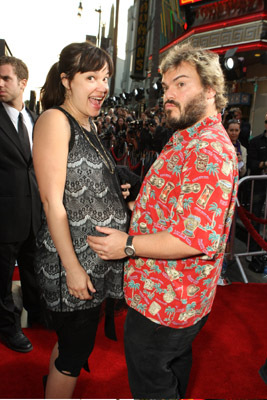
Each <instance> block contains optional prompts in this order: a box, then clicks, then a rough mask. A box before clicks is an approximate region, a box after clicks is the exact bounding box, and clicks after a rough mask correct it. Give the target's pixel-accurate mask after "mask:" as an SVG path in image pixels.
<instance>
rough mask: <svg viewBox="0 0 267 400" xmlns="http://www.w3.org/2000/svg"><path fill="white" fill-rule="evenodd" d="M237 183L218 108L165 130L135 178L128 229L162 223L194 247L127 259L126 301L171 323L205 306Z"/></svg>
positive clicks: (191, 317) (157, 227)
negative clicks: (183, 254)
mask: <svg viewBox="0 0 267 400" xmlns="http://www.w3.org/2000/svg"><path fill="white" fill-rule="evenodd" d="M237 185H238V168H237V159H236V153H235V150H234V147H233V145H232V144H231V141H230V139H229V137H228V135H227V133H226V131H225V129H224V128H223V126H222V124H221V115H220V114H218V116H216V117H210V118H206V119H205V120H203V121H202V122H200V123H197V124H196V125H194V126H193V127H191V128H188V129H186V130H183V131H177V132H176V133H174V134H173V136H172V138H171V139H170V141H169V142H168V143H167V144H166V146H165V147H164V149H163V150H162V152H161V154H160V155H159V157H158V158H157V160H156V161H155V162H154V164H153V165H152V167H151V168H150V170H149V171H148V173H147V175H146V177H145V179H144V181H143V184H142V187H141V190H140V193H139V195H138V197H137V199H136V202H135V206H134V210H133V214H132V219H131V226H130V231H129V234H130V235H145V234H150V233H156V232H161V231H164V230H168V232H170V233H171V234H172V235H174V236H175V237H177V238H179V239H180V240H181V241H183V242H185V243H186V244H188V245H189V246H192V247H194V248H195V249H199V250H200V251H201V253H202V254H201V255H199V256H195V257H191V258H185V259H175V260H164V259H148V258H143V257H138V258H131V259H129V261H128V262H127V263H126V267H125V276H124V291H125V297H126V302H127V304H128V305H129V306H130V307H132V308H134V309H135V310H136V311H138V312H140V313H142V314H143V315H144V316H145V317H147V318H150V319H152V320H153V321H155V322H157V323H159V324H161V325H167V326H170V327H172V328H183V327H188V326H191V325H194V324H195V323H197V322H198V321H199V320H200V319H201V318H203V317H204V316H205V315H207V314H208V313H209V312H210V310H211V307H212V303H213V300H214V296H215V292H216V287H217V280H218V278H219V276H220V271H221V266H222V261H223V255H224V250H225V246H226V242H227V238H228V235H229V230H230V226H231V222H232V219H233V214H234V205H235V199H236V195H237Z"/></svg>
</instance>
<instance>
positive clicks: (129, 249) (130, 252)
mask: <svg viewBox="0 0 267 400" xmlns="http://www.w3.org/2000/svg"><path fill="white" fill-rule="evenodd" d="M133 238H134V236H128V239H127V242H126V246H125V249H124V253H125V254H126V256H128V257H134V256H135V248H134V245H133Z"/></svg>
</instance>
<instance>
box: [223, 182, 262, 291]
mask: <svg viewBox="0 0 267 400" xmlns="http://www.w3.org/2000/svg"><path fill="white" fill-rule="evenodd" d="M255 181H264V182H266V183H267V175H251V176H245V177H243V178H241V179H240V180H239V183H238V195H237V200H236V205H237V207H239V206H240V204H241V199H240V195H244V192H242V189H243V187H245V183H249V182H250V183H251V185H250V196H249V211H250V212H252V208H253V200H254V186H255ZM264 204H265V206H264V213H263V214H264V217H263V218H264V219H266V216H267V185H266V191H265V200H264ZM237 219H238V212H237V208H236V211H235V216H234V220H233V224H232V228H231V233H230V242H229V243H230V245H229V251H228V252H227V253H226V254H227V255H229V257H230V259H231V260H233V259H235V261H236V263H237V265H238V268H239V271H240V273H241V276H242V278H243V280H244V282H245V283H248V279H247V276H246V273H245V271H244V268H243V266H242V263H241V260H240V258H242V257H248V256H256V255H263V254H267V252H266V251H264V250H260V251H249V247H250V240H251V235H250V233H249V231H248V238H247V244H246V252H244V253H235V236H236V235H235V234H236V225H237ZM263 238H266V226H265V225H263Z"/></svg>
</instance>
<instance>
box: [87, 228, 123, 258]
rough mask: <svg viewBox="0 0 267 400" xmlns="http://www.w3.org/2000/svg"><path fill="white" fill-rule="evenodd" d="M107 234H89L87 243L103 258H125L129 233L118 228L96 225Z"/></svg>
mask: <svg viewBox="0 0 267 400" xmlns="http://www.w3.org/2000/svg"><path fill="white" fill-rule="evenodd" d="M96 230H97V231H98V232H101V233H104V234H105V235H106V236H87V243H88V244H89V246H90V247H91V249H92V250H94V252H95V253H97V254H98V256H99V257H100V258H102V260H119V259H121V258H125V257H126V255H125V253H124V248H125V245H126V241H127V237H128V234H127V233H125V232H121V231H119V230H117V229H112V228H103V227H99V226H97V227H96Z"/></svg>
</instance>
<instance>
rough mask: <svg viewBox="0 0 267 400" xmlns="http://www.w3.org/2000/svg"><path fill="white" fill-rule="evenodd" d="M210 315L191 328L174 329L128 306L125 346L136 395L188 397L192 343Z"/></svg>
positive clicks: (138, 396) (140, 396)
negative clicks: (153, 320)
mask: <svg viewBox="0 0 267 400" xmlns="http://www.w3.org/2000/svg"><path fill="white" fill-rule="evenodd" d="M207 318H208V316H206V317H204V318H202V319H201V320H200V321H199V322H198V323H197V324H196V325H193V326H190V327H189V328H182V329H173V328H169V327H166V326H162V325H159V324H156V323H154V322H152V321H151V320H149V319H148V318H146V317H144V316H143V315H142V314H140V313H139V312H137V311H135V310H133V309H132V308H129V311H128V314H127V317H126V322H125V332H124V345H125V354H126V362H127V367H128V377H129V383H130V388H131V392H132V395H133V397H134V398H139V399H140V398H148V399H152V398H155V399H159V398H161V399H162V398H165V399H170V398H172V399H179V398H185V393H186V388H187V384H188V380H189V375H190V370H191V366H192V342H193V340H194V338H195V337H196V335H197V334H198V332H199V331H200V329H201V328H202V327H203V326H204V324H205V322H206V320H207Z"/></svg>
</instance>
